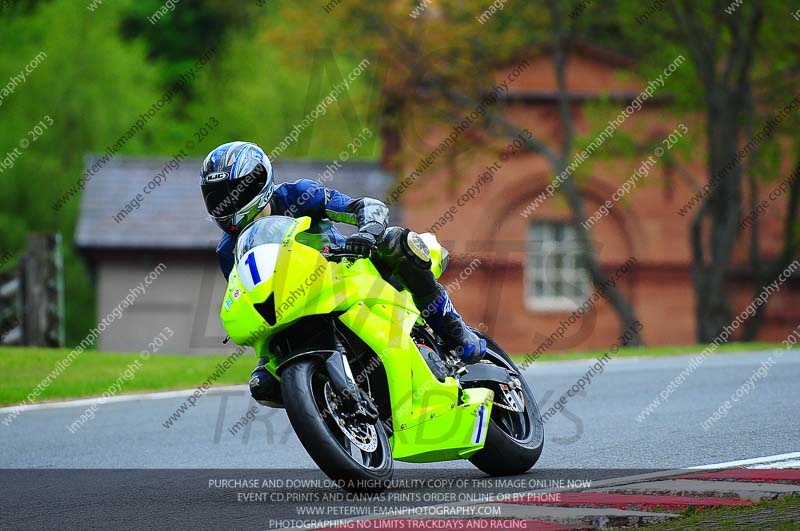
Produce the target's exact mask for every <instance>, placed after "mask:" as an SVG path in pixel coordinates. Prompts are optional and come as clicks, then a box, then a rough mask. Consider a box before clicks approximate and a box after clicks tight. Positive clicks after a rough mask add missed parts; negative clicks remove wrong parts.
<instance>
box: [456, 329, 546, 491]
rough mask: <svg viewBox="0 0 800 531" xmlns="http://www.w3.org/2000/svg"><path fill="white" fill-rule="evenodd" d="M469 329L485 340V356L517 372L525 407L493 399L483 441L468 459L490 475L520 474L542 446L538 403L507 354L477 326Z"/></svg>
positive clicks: (528, 466) (541, 427)
mask: <svg viewBox="0 0 800 531" xmlns="http://www.w3.org/2000/svg"><path fill="white" fill-rule="evenodd" d="M473 332H475V333H476V334H478V336H480V337H482V338H483V339H485V340H486V345H487V347H488V348H487V352H486V358H485V359H486V360H488V361H490V362H492V363H493V364H495V365H499V366H501V367H504V368H506V369H509V370H511V371H514V372H516V373H519V379H520V382H521V384H522V395H523V398H524V404H525V407H524V410H523V411H521V412H517V411H513V410H510V409H504V408H502V407H500V406H498V404H497V403H495V405H494V407H492V416H491V419H490V422H489V431H488V433H487V434H486V444H485V445H484V447H483V449H482V450H480V451H479V452H477V453H476V454H475V455H473V456H472V457H471V458H470V462H471V463H472V464H473V465H475V466H476V467H478V468H479V469H480V470H482V471H483V472H486V473H487V474H490V475H492V476H510V475H515V474H523V473H525V472H527V471H528V470H529V469H530V468H531V467H533V465H535V464H536V461H538V460H539V456H540V455H541V454H542V449H543V447H544V424H543V422H542V416H541V414H540V412H539V406H537V404H536V399H535V398H534V396H533V391H532V390H531V388H530V386H529V385H528V382H526V381H525V377H524V376H523V375H522V373H521V371H520V370H519V368H517V366H516V364H515V363H514V362H513V361H512V360H511V357H510V356H509V355H508V354H507V353H506V352H505V351H504V350H503V349H502V348H500V346H499V345H498V344H497V343H495V341H494V340H492V338H490V337H489V336H487V335H485V334H483V333H481V332H480V331H478V330H474V329H473ZM495 393H497V390H495Z"/></svg>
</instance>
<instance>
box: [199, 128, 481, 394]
mask: <svg viewBox="0 0 800 531" xmlns="http://www.w3.org/2000/svg"><path fill="white" fill-rule="evenodd" d="M200 189H201V191H202V193H203V200H204V201H205V204H206V209H207V210H208V213H209V215H210V216H211V218H212V219H213V220H214V221H215V222H216V223H217V225H218V226H219V227H220V228H221V229H222V230H223V231H224V234H223V235H222V239H221V240H220V242H219V245H218V246H217V256H218V258H219V263H220V267H221V268H222V273H223V274H224V275H225V278H226V279H227V278H228V276H229V275H230V273H231V270H232V269H233V265H234V256H233V254H234V246H235V243H236V238H237V236H238V235H239V234H241V232H242V231H243V230H244V229H245V228H246V227H248V226H249V225H250V224H251V223H252V222H253V221H255V220H256V219H257V218H260V217H263V216H269V215H271V214H275V215H283V216H289V217H301V216H309V217H311V219H312V226H311V228H310V229H309V232H311V233H314V234H316V235H317V236H318V237H319V238H320V239H321V241H322V243H321V244H320V245H333V246H337V247H344V248H345V250H346V251H348V252H353V253H359V254H363V255H368V254H370V252H371V251H375V253H374V255H373V259H374V260H375V262H376V263H377V265H378V266H379V267H380V268H381V269H384V270H386V271H389V272H391V273H392V274H394V275H395V276H396V277H397V278H399V280H400V281H401V282H402V284H403V285H404V286H405V287H406V288H408V290H409V291H410V292H411V295H412V297H413V299H414V303H415V304H416V305H417V307H418V308H421V309H423V310H422V313H423V315H424V317H425V320H426V322H427V323H428V324H429V325H430V326H431V328H433V330H434V331H435V332H436V333H437V334H438V335H439V336H440V337H441V338H442V339H443V340H444V341H445V345H446V347H447V348H448V349H452V350H455V351H456V352H457V353H458V354H459V355H460V357H461V359H463V360H464V361H466V362H474V361H477V360H480V359H481V358H482V357H483V355H484V354H485V353H486V341H485V340H484V339H481V338H479V337H478V336H477V335H476V334H475V333H474V332H472V331H471V330H470V329H469V328H467V326H466V325H465V324H464V321H463V320H462V319H461V316H460V315H459V314H458V312H456V309H455V308H454V307H453V303H452V301H451V300H450V296H449V295H448V294H447V291H446V290H445V289H444V287H443V286H442V285H441V284H439V283H438V282H437V281H436V279H435V277H434V276H433V273H432V272H431V259H430V253H429V251H428V248H427V247H426V246H425V243H424V242H423V241H422V239H421V238H420V237H419V235H418V234H417V233H415V232H413V231H410V230H409V229H406V228H402V227H387V218H388V214H389V210H388V208H387V207H386V205H384V204H383V203H382V202H381V201H378V200H377V199H372V198H369V197H361V198H356V199H353V198H351V197H349V196H347V195H345V194H343V193H342V192H340V191H338V190H335V189H333V188H326V187H324V186H322V185H320V184H318V183H317V182H315V181H312V180H310V179H299V180H297V181H295V182H293V183H282V184H280V185H278V186H273V172H272V164H271V162H270V160H269V157H268V156H267V155H266V153H264V151H263V150H262V149H261V148H260V147H258V146H257V145H256V144H253V143H250V142H228V143H227V144H223V145H221V146H219V147H217V148H216V149H214V150H213V151H211V153H209V154H208V156H207V157H206V158H205V160H204V161H203V166H202V168H201V170H200ZM331 222H342V223H347V224H350V225H356V226H357V231H356V232H355V233H354V234H352V235H351V236H349V237H347V238H345V237H344V236H343V235H342V234H341V233H340V232H339V231H338V230H336V228H335V227H334V226H333V224H332V223H331ZM320 248H321V247H320ZM266 363H267V360H266V359H265V358H261V359H259V362H258V366H257V367H256V368H255V370H254V371H253V374H252V376H251V379H250V393H251V394H252V395H253V398H255V399H256V400H257V401H259V402H261V403H262V404H265V405H270V406H281V405H282V400H281V399H280V385H279V383H278V381H277V380H276V379H275V377H274V376H272V375H271V374H270V373H269V372H268V371H267V370H266V369H265V367H264V365H265V364H266Z"/></svg>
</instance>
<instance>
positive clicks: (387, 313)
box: [220, 217, 493, 462]
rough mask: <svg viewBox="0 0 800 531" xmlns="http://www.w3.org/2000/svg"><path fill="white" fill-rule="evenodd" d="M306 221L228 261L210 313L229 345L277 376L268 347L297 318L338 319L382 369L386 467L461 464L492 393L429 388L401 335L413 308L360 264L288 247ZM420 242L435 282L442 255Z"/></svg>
mask: <svg viewBox="0 0 800 531" xmlns="http://www.w3.org/2000/svg"><path fill="white" fill-rule="evenodd" d="M268 219H269V218H265V220H259V221H257V222H256V223H263V222H264V221H266V220H268ZM310 223H311V219H310V218H308V217H302V218H297V219H296V220H294V222H293V223H292V225H291V228H290V229H289V230H288V231H287V232H286V234H285V237H283V239H282V241H281V242H280V244H279V245H278V244H277V243H276V242H271V243H269V244H264V245H258V246H254V247H253V248H252V249H250V250H248V251H247V252H246V253H243V254H242V256H241V257H239V256H237V261H236V265H235V266H234V269H233V271H232V273H231V275H230V277H229V280H228V289H227V292H226V293H225V296H224V297H223V304H222V308H221V310H220V312H221V313H220V315H221V317H222V322H223V325H224V327H225V330H226V331H227V332H228V334H229V335H230V337H231V339H232V340H233V341H234V342H236V343H237V344H240V345H250V346H252V347H253V348H254V349H255V351H256V353H257V354H258V355H259V356H260V357H266V358H268V359H269V364H268V365H267V368H268V369H269V370H270V371H271V372H272V373H273V374H275V376H276V377H279V374H277V372H276V367H277V366H278V365H279V364H280V363H281V361H282V360H279V359H276V357H275V356H274V355H273V354H272V353H271V352H269V349H268V346H269V340H270V339H271V338H272V337H273V336H274V335H275V334H276V333H278V332H280V331H282V330H284V329H286V328H287V327H289V326H292V325H293V324H294V323H295V322H296V321H297V320H298V319H300V318H302V317H306V316H309V315H327V314H333V313H340V315H339V320H340V321H341V322H342V323H343V324H344V325H345V326H347V327H348V328H349V329H350V330H352V331H353V332H354V333H355V334H356V335H358V336H359V337H360V338H361V339H362V340H363V341H364V343H366V344H367V345H368V346H369V347H370V348H371V349H372V350H373V351H374V352H375V353H376V354H377V355H378V356H379V357H380V359H381V361H382V364H383V368H384V369H385V371H386V376H387V382H388V385H389V397H390V401H391V410H392V419H391V420H392V428H393V430H394V435H393V436H392V439H391V444H392V451H393V455H394V457H395V458H396V459H399V460H406V461H413V462H426V461H442V460H448V459H461V458H465V457H468V456H469V455H471V454H473V453H474V452H476V451H478V450H480V449H481V448H482V447H483V444H484V442H485V440H486V429H487V427H488V425H487V423H488V418H489V415H490V413H491V407H492V397H493V394H492V391H490V390H488V389H469V390H468V391H460V390H459V388H458V384H457V382H456V381H455V380H454V379H453V378H450V377H448V378H447V379H446V380H445V381H444V382H440V381H439V380H437V379H436V378H435V377H434V375H433V374H432V373H431V371H430V369H429V368H428V365H427V364H426V363H425V360H424V359H423V358H422V356H421V354H420V351H419V349H418V348H417V346H416V345H415V343H414V340H413V338H412V336H411V330H412V328H413V326H414V323H415V322H416V321H417V320H418V318H419V310H418V309H417V308H416V306H415V305H414V302H413V300H412V298H411V296H410V294H409V293H408V292H406V291H398V290H397V289H395V288H394V287H393V286H392V285H391V284H390V283H388V282H386V281H385V280H384V279H383V278H381V276H380V274H379V273H378V271H377V269H376V268H375V266H374V265H373V264H372V262H371V261H370V260H369V259H366V258H364V259H358V260H354V261H347V260H345V261H342V262H340V263H336V262H331V261H328V260H326V259H325V257H324V256H323V255H322V254H320V253H319V252H318V251H317V250H316V249H313V248H311V247H308V246H306V245H303V244H302V243H300V242H298V241H297V240H296V239H295V237H296V235H297V234H298V233H300V232H302V231H304V230H306V229H308V227H309V226H310ZM431 238H432V240H431ZM424 240H425V243H426V244H427V245H428V247H429V248H430V250H431V258H432V260H433V266H434V271H435V273H438V274H441V265H442V256H443V249H442V247H441V245H439V244H438V242H436V240H435V237H434V236H433V235H431V234H426V235H424ZM276 254H277V258H276V257H275V255H276ZM251 255H252V256H251ZM272 264H274V266H272ZM270 268H272V269H273V270H269V269H270ZM438 274H437V276H438ZM257 281H258V282H257ZM248 285H249V286H250V288H249V289H248ZM270 295H272V296H273V300H274V309H275V312H274V315H275V321H274V322H267V321H266V320H265V319H264V317H262V315H261V314H260V313H259V312H258V311H257V310H256V308H255V305H257V304H262V303H265V302H267V301H268V299H269V298H270ZM267 315H269V314H268V313H267ZM377 370H380V369H377Z"/></svg>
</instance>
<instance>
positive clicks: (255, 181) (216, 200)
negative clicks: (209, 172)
mask: <svg viewBox="0 0 800 531" xmlns="http://www.w3.org/2000/svg"><path fill="white" fill-rule="evenodd" d="M266 184H267V172H266V170H265V168H264V167H263V166H260V165H259V166H258V167H257V168H256V169H255V170H254V171H253V172H252V173H250V174H248V175H246V176H244V177H242V178H241V179H236V180H233V181H232V180H230V179H219V180H213V181H211V182H204V183H202V184H201V185H200V188H201V189H202V192H203V200H204V201H205V203H206V210H207V211H208V213H209V214H210V215H211V217H212V218H214V219H219V218H229V217H230V216H233V215H234V214H235V213H236V211H238V210H241V209H242V208H244V207H245V206H247V205H248V204H249V203H250V202H251V201H252V200H253V199H255V198H256V196H257V195H258V194H259V193H260V192H261V191H262V190H263V189H264V186H266Z"/></svg>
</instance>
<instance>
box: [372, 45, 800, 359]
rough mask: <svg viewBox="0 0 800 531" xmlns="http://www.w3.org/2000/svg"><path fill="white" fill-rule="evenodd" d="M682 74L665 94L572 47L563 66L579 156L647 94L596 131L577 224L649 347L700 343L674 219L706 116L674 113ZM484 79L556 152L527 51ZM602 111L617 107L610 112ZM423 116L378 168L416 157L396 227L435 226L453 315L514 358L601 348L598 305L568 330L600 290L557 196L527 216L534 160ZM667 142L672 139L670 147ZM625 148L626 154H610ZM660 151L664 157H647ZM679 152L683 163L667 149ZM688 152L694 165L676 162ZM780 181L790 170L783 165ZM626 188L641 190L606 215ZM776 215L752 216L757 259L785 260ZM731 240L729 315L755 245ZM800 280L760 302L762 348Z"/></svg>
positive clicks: (603, 331) (610, 315) (741, 293)
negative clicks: (479, 328) (446, 255)
mask: <svg viewBox="0 0 800 531" xmlns="http://www.w3.org/2000/svg"><path fill="white" fill-rule="evenodd" d="M686 63H687V64H684V65H681V64H673V65H672V66H670V67H669V68H668V69H667V70H665V72H666V74H665V76H664V79H663V84H661V83H659V82H658V80H651V81H646V80H641V79H637V78H636V77H634V76H632V75H631V73H630V72H626V70H629V68H630V66H631V64H630V62H629V61H627V60H626V59H625V58H621V57H618V56H614V55H611V54H609V53H606V52H603V51H599V50H593V49H590V48H581V49H580V50H579V51H578V53H576V54H575V55H574V56H573V57H572V58H571V60H570V63H569V66H568V71H567V76H566V79H567V87H568V90H569V91H570V99H571V103H572V111H573V116H574V121H575V127H576V135H577V137H578V139H579V141H578V142H576V147H577V148H578V149H580V148H581V147H582V146H584V145H586V144H589V143H590V142H591V141H592V138H593V137H594V136H595V135H597V134H598V133H600V132H601V131H602V130H603V129H604V127H605V126H606V123H607V122H608V120H609V117H611V118H616V117H617V116H618V113H619V112H620V111H621V110H622V109H624V108H625V107H626V106H628V105H630V104H631V102H633V101H634V100H635V99H636V98H637V96H639V95H640V93H641V92H642V91H643V90H645V89H646V88H647V87H648V84H649V85H650V86H651V87H652V90H651V91H650V92H651V93H652V96H651V97H649V98H648V99H647V100H646V101H645V102H644V104H643V105H642V106H641V109H640V110H638V111H635V112H633V113H632V114H631V115H630V116H628V117H626V118H625V119H624V120H622V121H620V120H618V121H617V122H618V125H619V127H617V126H616V125H615V126H614V128H615V130H614V132H613V134H612V135H605V137H604V138H603V139H602V140H603V145H602V146H600V147H599V148H598V149H597V150H596V151H594V152H593V153H592V155H591V156H589V157H588V158H586V159H585V160H583V161H579V162H578V164H577V169H576V170H575V172H576V174H577V175H578V182H579V187H580V190H581V195H582V197H583V200H584V202H585V206H586V211H587V218H589V217H591V216H592V215H594V218H593V219H592V220H590V221H587V222H586V226H587V227H591V232H590V238H591V239H592V240H593V242H594V243H595V247H596V249H597V250H598V251H599V253H598V256H599V260H600V262H601V264H602V266H603V269H604V271H605V272H606V274H607V275H608V276H609V277H610V278H612V279H614V280H615V282H616V283H617V287H619V288H620V289H621V291H622V292H623V293H624V294H625V296H626V297H627V298H628V300H629V301H630V302H631V303H632V304H633V305H634V308H635V310H636V312H637V316H638V317H639V319H640V321H641V322H642V324H643V325H644V330H643V331H642V334H643V337H644V339H645V341H646V342H647V344H649V345H676V344H690V343H694V342H695V315H694V292H693V289H692V285H691V279H690V260H691V256H690V249H689V232H688V228H689V222H690V219H691V213H689V214H684V215H680V214H679V213H678V211H679V210H680V209H681V208H683V207H684V205H685V204H686V202H687V201H688V200H689V199H690V198H691V197H692V195H693V194H695V193H696V192H697V190H698V189H699V188H700V187H701V186H702V184H703V183H705V182H706V180H707V177H706V172H705V168H704V164H705V160H704V159H705V157H704V156H703V154H702V152H701V151H700V150H701V149H703V148H702V147H701V146H703V145H704V136H703V135H704V133H705V131H704V126H703V121H702V116H701V115H686V114H680V113H678V112H676V111H675V110H673V109H672V105H671V103H670V101H671V100H670V98H669V92H670V83H669V75H670V74H671V73H672V72H674V71H675V70H676V69H677V68H682V67H683V68H689V66H688V61H686ZM494 77H495V81H496V85H495V86H496V87H501V86H502V84H503V83H504V82H505V83H506V86H507V89H506V90H498V91H496V93H497V95H498V99H499V102H498V104H497V105H498V106H497V108H498V109H502V111H503V112H504V114H505V116H506V117H507V118H508V119H509V120H510V121H512V122H513V123H515V124H517V125H519V126H520V127H521V128H527V129H528V130H529V131H530V132H531V133H532V134H534V135H535V136H537V137H538V138H541V139H545V140H546V141H548V142H549V143H551V145H555V143H556V142H557V141H558V140H557V139H559V138H560V134H561V124H560V121H559V115H558V111H557V99H556V81H555V77H554V72H553V67H552V60H551V57H550V56H549V55H548V54H546V53H541V54H539V55H537V56H532V57H530V58H529V59H527V60H524V61H522V62H521V63H518V64H516V65H513V66H510V67H508V68H507V69H503V70H499V71H497V72H495V75H494ZM640 101H642V100H641V99H640ZM600 102H605V108H606V113H605V114H602V112H601V111H600V110H599V109H600V107H599V104H600ZM609 105H610V106H612V107H613V110H612V111H608V110H607V109H608V106H609ZM429 114H430V113H428V112H426V106H425V105H424V103H423V104H420V105H419V115H418V116H410V117H409V123H410V124H411V125H410V126H409V130H405V131H399V132H396V138H397V139H399V140H398V141H395V142H392V143H387V146H388V151H387V153H385V157H386V160H392V157H393V155H395V154H397V153H398V152H400V150H402V153H403V155H404V156H403V157H402V160H406V161H413V163H409V164H407V165H404V166H403V167H402V168H401V169H400V171H399V172H398V173H399V174H400V175H399V176H397V178H398V181H397V182H399V183H400V184H399V185H398V186H397V187H396V188H395V192H397V193H395V195H394V196H395V197H398V198H399V202H401V203H402V205H403V216H404V219H403V222H404V224H406V225H408V226H410V227H412V228H413V229H415V230H417V231H420V232H421V231H424V230H427V229H429V228H430V229H433V230H434V231H435V232H436V233H437V235H438V237H439V239H440V240H442V241H443V242H446V243H447V245H448V247H449V248H450V249H451V251H452V252H453V254H454V255H455V259H454V260H453V261H452V262H451V265H450V267H449V270H448V272H447V273H446V276H445V278H444V282H445V283H449V285H450V288H451V290H453V291H454V293H453V299H454V301H455V302H456V306H457V308H458V309H459V310H460V311H461V312H462V313H463V315H464V316H465V318H466V319H467V320H468V321H470V322H472V323H483V324H484V325H485V326H486V327H488V328H489V330H490V333H491V334H492V335H493V336H495V337H496V338H497V339H498V340H500V341H501V343H503V344H504V345H505V346H506V348H507V349H508V350H510V351H513V352H531V351H534V350H537V349H538V348H539V347H540V346H541V345H543V344H544V342H545V340H546V338H548V337H553V338H554V339H555V342H554V343H553V344H552V345H550V346H548V348H547V349H546V350H547V351H556V350H582V349H603V348H608V347H609V346H610V345H611V344H612V343H613V342H615V340H616V338H617V337H618V335H619V332H620V329H619V323H618V319H617V317H616V314H615V313H614V311H613V309H612V308H611V307H610V305H609V304H608V303H607V302H606V301H605V300H603V299H600V300H599V301H598V302H597V303H593V304H591V309H592V311H589V312H588V313H585V315H582V316H573V317H572V318H571V319H570V316H571V315H572V314H573V312H575V311H576V310H577V309H578V308H580V307H583V308H584V310H586V309H589V308H588V307H587V306H584V304H585V303H586V301H587V299H589V300H590V299H591V295H592V292H593V290H594V287H593V286H592V285H591V283H590V282H589V281H588V278H587V276H586V274H585V273H584V272H583V271H582V269H581V267H580V257H579V255H578V253H577V246H576V243H575V240H574V233H573V232H572V228H571V227H570V226H569V225H568V220H569V219H570V216H571V213H570V210H569V209H568V207H567V205H566V203H565V200H564V199H563V198H562V197H561V196H560V194H556V195H555V196H554V197H551V198H549V199H547V200H546V201H544V202H540V203H538V204H536V207H535V208H532V207H531V205H532V204H534V202H535V201H536V198H537V196H539V194H541V193H542V192H544V191H545V190H546V189H547V186H548V185H549V184H551V183H552V181H553V178H554V174H553V171H552V170H551V168H550V166H549V165H548V163H547V162H546V160H545V159H544V157H542V156H538V155H532V154H517V155H509V153H510V151H509V148H513V143H514V141H513V140H508V139H506V140H503V141H499V142H498V141H491V142H488V147H487V142H485V138H484V137H483V135H482V134H480V133H479V132H478V131H477V130H476V129H477V127H469V126H468V127H461V126H459V125H458V124H455V126H454V124H453V123H431V122H430V121H429V118H428V116H429ZM606 115H607V116H606ZM473 116H474V113H473ZM603 116H605V117H603ZM465 118H466V117H465ZM464 123H465V122H462V125H463V124H464ZM467 125H468V124H467ZM454 131H455V132H454ZM420 132H422V133H420ZM450 135H453V136H455V137H456V138H457V140H456V141H455V142H454V143H452V142H450V141H448V140H447V139H448V137H449V136H450ZM670 135H673V137H672V138H673V140H676V142H675V143H674V147H670V144H672V143H673V142H672V141H671V140H670ZM584 139H585V142H583V140H584ZM626 139H627V140H626ZM631 144H632V147H630V146H631ZM626 145H627V146H629V147H628V154H625V155H621V154H618V153H619V152H620V151H622V146H626ZM659 146H660V147H662V149H664V150H665V152H664V153H663V154H662V156H660V157H659V156H654V153H655V149H656V148H657V147H659ZM673 149H674V150H675V151H674V153H681V154H680V155H678V156H670V155H671V154H670V153H666V151H672V150H673ZM687 152H688V153H691V154H692V157H693V160H691V161H690V162H686V163H685V162H682V161H683V160H686V158H685V157H684V154H685V153H687ZM631 153H632V154H631ZM416 170H424V171H416ZM783 174H784V175H786V174H788V171H787V168H784V172H783ZM626 180H630V181H631V182H634V183H635V184H636V186H635V188H632V189H630V190H629V191H628V193H626V194H624V196H623V197H620V198H619V199H620V200H619V202H613V201H612V202H611V203H610V204H611V207H610V208H603V207H604V203H605V202H606V201H607V200H609V199H611V198H612V196H613V195H614V194H615V192H616V191H617V189H618V187H619V186H620V185H622V184H623V183H624V182H625V181H626ZM404 182H405V183H406V184H407V185H405V184H404ZM411 183H413V184H411ZM629 188H631V187H630V186H629ZM770 191H771V187H770V186H764V187H763V197H764V199H766V198H767V195H768V194H769V192H770ZM618 195H619V194H618ZM606 205H608V203H606ZM692 212H693V210H692ZM601 214H605V215H601ZM784 218H785V197H783V198H780V199H779V200H776V201H770V208H768V209H767V211H766V212H765V213H763V214H762V215H761V216H760V218H759V221H760V231H761V235H762V247H763V250H762V253H766V254H767V255H768V256H774V255H776V254H777V253H778V252H779V250H780V244H781V241H780V235H781V231H782V227H781V223H782V220H783V219H784ZM741 236H742V237H741V241H740V243H739V246H740V248H739V250H738V254H737V258H736V261H735V264H734V267H733V270H732V273H731V275H730V295H731V300H732V302H733V305H734V308H733V309H734V310H736V311H739V310H740V309H741V308H743V307H744V306H746V305H747V304H749V303H750V301H751V300H752V299H753V296H754V293H753V287H752V285H751V278H752V277H751V273H750V268H749V266H748V265H747V263H746V242H747V240H748V237H749V235H748V234H746V233H743V234H742V235H741ZM476 258H477V260H478V261H479V264H480V265H479V266H477V267H476V261H475V259H476ZM626 264H627V265H626ZM465 267H466V269H465ZM797 279H798V276H797V273H795V274H794V275H793V278H792V279H790V280H789V281H787V282H785V283H784V284H783V285H782V286H781V289H780V291H779V292H778V293H776V294H774V295H772V297H771V298H770V301H769V310H768V312H767V315H766V318H765V321H764V325H763V327H762V329H761V337H760V339H763V340H772V341H778V340H780V339H783V338H785V337H786V335H788V333H789V331H790V330H791V329H792V328H793V327H794V326H795V325H796V324H797V322H798V321H800V311H798V305H797V304H796V302H797V301H798V298H797V297H798V285H800V283H798V282H797ZM581 313H583V311H581ZM559 328H560V329H561V335H560V336H558V334H557V333H556V331H557V330H559ZM554 334H556V335H555V336H554ZM551 342H552V341H551Z"/></svg>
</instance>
